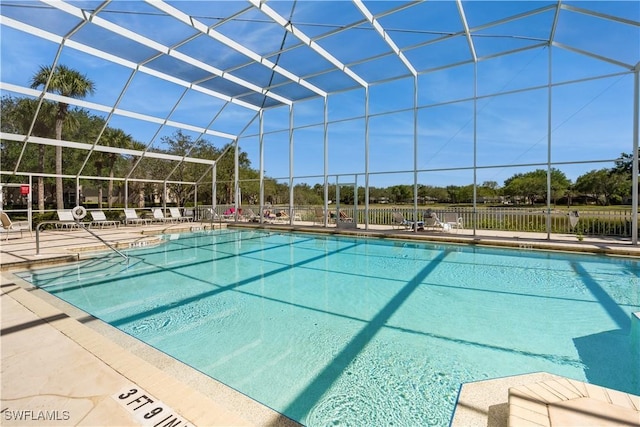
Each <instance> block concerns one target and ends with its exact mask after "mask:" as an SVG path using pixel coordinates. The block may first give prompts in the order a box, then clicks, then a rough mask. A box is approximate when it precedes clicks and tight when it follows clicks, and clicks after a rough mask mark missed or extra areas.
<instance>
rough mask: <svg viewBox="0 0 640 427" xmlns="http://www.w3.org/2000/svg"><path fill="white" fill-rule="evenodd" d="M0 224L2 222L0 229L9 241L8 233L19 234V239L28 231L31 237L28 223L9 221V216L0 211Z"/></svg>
mask: <svg viewBox="0 0 640 427" xmlns="http://www.w3.org/2000/svg"><path fill="white" fill-rule="evenodd" d="M0 222H2V229H3V231H4V232H5V233H7V239H6V240H9V233H10V232H12V231H15V232H18V231H19V232H20V238H22V233H23V232H24V231H27V230H29V235H30V236H33V234H32V232H31V227H30V225H29V221H16V222H13V221H11V218H9V215H7V213H6V212H3V211H0Z"/></svg>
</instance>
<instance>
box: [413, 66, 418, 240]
mask: <svg viewBox="0 0 640 427" xmlns="http://www.w3.org/2000/svg"><path fill="white" fill-rule="evenodd" d="M413 231H414V233H417V232H418V76H417V75H414V76H413Z"/></svg>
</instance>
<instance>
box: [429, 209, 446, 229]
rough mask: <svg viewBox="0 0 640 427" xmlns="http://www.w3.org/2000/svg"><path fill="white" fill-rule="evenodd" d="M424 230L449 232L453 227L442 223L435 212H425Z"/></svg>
mask: <svg viewBox="0 0 640 427" xmlns="http://www.w3.org/2000/svg"><path fill="white" fill-rule="evenodd" d="M424 229H425V230H426V229H431V230H436V231H449V230H451V225H449V224H447V223H445V222H443V221H441V220H440V218H438V215H437V214H436V213H435V212H425V214H424Z"/></svg>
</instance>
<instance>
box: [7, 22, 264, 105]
mask: <svg viewBox="0 0 640 427" xmlns="http://www.w3.org/2000/svg"><path fill="white" fill-rule="evenodd" d="M0 24H2V25H6V26H8V27H11V28H14V29H16V30H19V31H23V32H25V33H28V34H31V35H34V36H37V37H40V38H42V39H45V40H48V41H50V42H53V43H56V44H60V43H62V40H63V37H62V36H59V35H57V34H53V33H50V32H48V31H45V30H42V29H40V28H37V27H34V26H32V25H29V24H25V23H23V22H20V21H16V20H15V19H12V18H8V17H6V16H1V15H0ZM65 46H66V47H69V48H72V49H75V50H78V51H80V52H83V53H86V54H89V55H93V56H95V57H97V58H100V59H104V60H105V61H109V62H113V63H114V64H118V65H121V66H123V67H126V68H130V69H132V70H136V69H137V70H138V71H140V72H142V73H145V74H148V75H150V76H154V77H157V78H159V79H161V80H164V81H167V82H171V83H174V84H176V85H179V86H183V87H188V88H191V89H193V90H195V91H198V92H201V93H203V94H205V95H209V96H213V97H214V98H218V99H221V100H223V101H229V102H232V103H234V104H237V105H239V106H241V107H244V108H247V109H250V110H253V111H258V110H259V109H260V107H257V106H255V105H253V104H250V103H248V102H245V101H242V100H240V99H236V98H233V97H231V96H229V95H225V94H223V93H220V92H217V91H215V90H211V89H208V88H205V87H202V86H199V85H197V84H194V83H191V82H188V81H186V80H182V79H179V78H176V77H173V76H170V75H169V74H166V73H162V72H160V71H156V70H154V69H152V68H149V67H145V66H143V65H139V64H136V63H135V62H132V61H129V60H127V59H124V58H121V57H119V56H116V55H112V54H110V53H107V52H104V51H102V50H99V49H96V48H93V47H91V46H87V45H85V44H82V43H79V42H76V41H74V40H66V43H65Z"/></svg>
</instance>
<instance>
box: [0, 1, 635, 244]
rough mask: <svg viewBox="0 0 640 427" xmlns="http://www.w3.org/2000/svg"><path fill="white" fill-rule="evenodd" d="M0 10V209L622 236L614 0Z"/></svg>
mask: <svg viewBox="0 0 640 427" xmlns="http://www.w3.org/2000/svg"><path fill="white" fill-rule="evenodd" d="M0 11H1V24H2V27H1V28H2V34H1V35H2V37H1V43H2V52H1V55H2V57H1V59H2V78H1V90H2V134H1V139H2V159H1V162H2V164H1V168H0V169H1V176H0V178H1V184H2V207H3V209H5V210H8V211H11V212H12V214H13V216H19V215H21V214H22V215H25V216H26V215H28V216H29V219H30V220H31V219H32V218H31V216H32V213H33V217H34V218H37V217H44V216H45V215H46V214H47V213H48V212H50V213H53V212H54V211H55V210H56V209H71V208H73V207H75V206H77V205H83V206H86V207H87V209H92V208H97V209H98V208H99V209H104V210H107V211H115V210H116V209H118V210H120V211H121V210H122V208H123V207H135V208H138V209H148V208H150V207H154V206H155V207H158V206H161V207H167V206H178V207H180V208H183V209H188V210H189V211H190V212H191V214H193V215H195V216H198V217H203V216H204V215H205V214H206V215H209V216H210V217H216V218H217V217H218V215H222V214H223V213H224V212H225V211H227V212H229V211H230V210H231V209H230V208H232V207H233V208H235V209H233V210H234V211H235V212H236V214H235V216H233V217H232V218H231V220H233V221H239V220H241V218H240V215H238V213H239V212H242V211H243V210H244V211H245V212H247V211H253V212H259V213H261V212H264V211H265V209H268V210H271V211H278V212H285V213H286V214H287V216H286V217H287V218H290V219H288V221H290V222H291V223H294V221H303V222H304V221H309V222H311V221H313V222H315V223H316V225H319V226H324V227H330V226H336V225H335V223H332V218H331V216H330V215H328V214H326V213H328V212H331V211H333V212H334V213H336V215H337V212H344V214H345V215H346V216H348V217H350V218H353V219H354V222H355V223H356V224H357V226H358V227H361V228H363V229H368V228H369V227H371V226H373V225H384V224H391V213H392V212H394V211H400V212H402V213H403V214H404V216H405V217H407V218H420V217H421V215H422V213H423V211H425V210H427V209H431V210H435V211H441V212H442V213H446V212H455V213H456V215H457V216H459V217H462V218H463V219H464V224H465V228H466V229H473V230H477V229H495V230H512V229H515V228H518V227H519V228H522V230H520V231H542V232H546V233H547V235H548V236H549V235H551V234H552V233H573V232H577V233H584V234H585V235H600V236H602V235H605V236H613V237H616V238H621V239H622V240H624V241H628V242H630V243H631V244H637V234H638V218H637V216H638V215H637V212H638V135H639V130H638V117H639V115H640V113H639V110H640V108H639V105H638V103H639V73H640V62H639V61H640V7H638V3H637V2H635V1H609V0H607V1H466V0H457V1H456V0H444V1H363V0H352V1H347V0H344V1H331V2H327V1H261V0H248V1H162V0H147V1H109V0H107V1H89V0H87V1H84V0H77V1H58V0H42V1H25V0H14V1H11V0H2V1H1V2H0ZM318 212H320V213H321V218H318V216H317V213H318ZM575 212H579V218H580V221H579V222H578V225H576V224H575V221H573V224H572V221H570V219H571V213H574V218H576V217H577V216H576V214H575ZM514 227H515V228H514ZM580 227H584V228H580Z"/></svg>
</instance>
